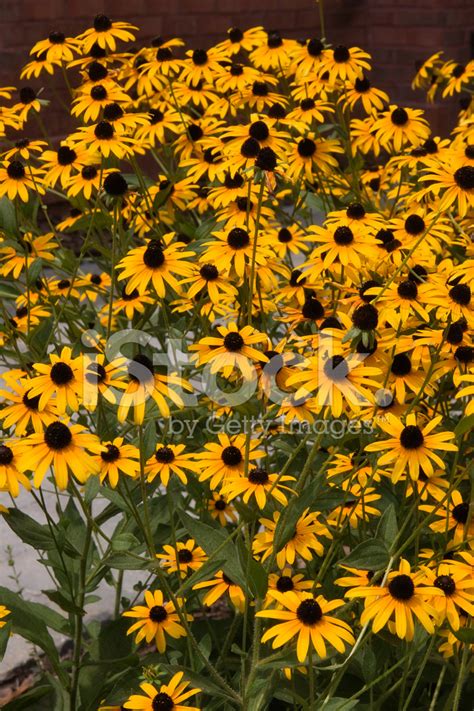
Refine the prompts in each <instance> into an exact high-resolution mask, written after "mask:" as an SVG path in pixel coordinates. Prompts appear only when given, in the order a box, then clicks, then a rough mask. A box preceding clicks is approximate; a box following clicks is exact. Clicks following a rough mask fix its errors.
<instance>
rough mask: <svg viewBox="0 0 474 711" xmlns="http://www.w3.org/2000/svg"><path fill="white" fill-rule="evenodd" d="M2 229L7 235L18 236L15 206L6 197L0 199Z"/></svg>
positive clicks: (0, 223) (0, 226)
mask: <svg viewBox="0 0 474 711" xmlns="http://www.w3.org/2000/svg"><path fill="white" fill-rule="evenodd" d="M0 228H2V229H3V230H4V231H5V232H6V233H7V234H10V235H14V234H17V228H16V218H15V206H14V204H13V202H12V201H11V200H9V199H8V198H6V197H2V198H0Z"/></svg>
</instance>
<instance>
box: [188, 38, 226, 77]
mask: <svg viewBox="0 0 474 711" xmlns="http://www.w3.org/2000/svg"><path fill="white" fill-rule="evenodd" d="M186 56H187V57H188V59H187V60H185V61H184V62H183V68H182V70H181V74H180V79H181V81H185V82H189V83H190V84H191V85H194V86H195V85H196V84H198V83H199V82H200V81H205V82H207V83H208V84H213V82H214V79H215V77H216V76H218V75H219V74H221V73H222V71H223V69H222V64H221V62H222V61H223V60H225V55H224V53H223V52H221V51H219V49H218V48H217V47H212V48H211V49H207V50H206V49H194V50H193V49H190V50H188V51H187V52H186Z"/></svg>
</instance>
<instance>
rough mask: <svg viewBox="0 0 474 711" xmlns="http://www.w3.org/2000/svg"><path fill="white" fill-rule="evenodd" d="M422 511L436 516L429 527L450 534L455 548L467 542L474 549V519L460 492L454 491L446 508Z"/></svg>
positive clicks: (426, 506)
mask: <svg viewBox="0 0 474 711" xmlns="http://www.w3.org/2000/svg"><path fill="white" fill-rule="evenodd" d="M452 446H454V445H452ZM443 468H444V467H443ZM420 511H426V512H427V513H430V514H431V513H433V514H434V515H435V516H436V520H434V521H433V522H432V523H430V524H429V527H430V528H431V530H432V531H435V532H436V533H443V534H446V533H449V535H450V536H452V545H453V546H457V545H459V544H461V543H462V542H463V541H466V540H467V541H468V545H469V547H470V548H474V518H473V517H472V516H470V504H469V502H468V501H465V500H464V498H463V496H462V494H461V492H460V491H458V490H457V489H454V491H452V492H451V494H450V495H449V499H448V501H447V503H446V504H445V506H443V507H440V506H432V505H428V504H423V506H420Z"/></svg>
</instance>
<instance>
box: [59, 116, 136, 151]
mask: <svg viewBox="0 0 474 711" xmlns="http://www.w3.org/2000/svg"><path fill="white" fill-rule="evenodd" d="M71 140H74V142H75V143H76V142H77V145H78V148H79V149H83V150H87V151H89V152H90V154H91V155H95V154H98V155H99V156H103V157H104V158H109V157H111V156H115V158H118V159H121V158H125V157H126V156H128V155H130V154H131V153H133V152H134V151H135V152H142V148H141V147H140V144H139V143H138V141H136V140H135V138H132V137H131V136H128V135H127V133H126V132H125V131H124V130H123V128H120V127H119V126H117V125H116V124H115V125H114V124H112V123H111V122H110V121H105V120H102V121H99V122H98V123H97V124H91V125H90V126H81V127H80V128H79V129H78V131H77V133H75V134H73V135H72V136H71Z"/></svg>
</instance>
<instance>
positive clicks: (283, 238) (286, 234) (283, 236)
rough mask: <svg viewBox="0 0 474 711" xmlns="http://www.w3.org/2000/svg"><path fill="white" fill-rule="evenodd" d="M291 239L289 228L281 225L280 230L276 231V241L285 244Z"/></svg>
mask: <svg viewBox="0 0 474 711" xmlns="http://www.w3.org/2000/svg"><path fill="white" fill-rule="evenodd" d="M292 239H293V235H292V234H291V232H290V230H289V229H288V228H287V227H282V228H281V230H279V231H278V241H279V242H282V243H283V244H287V243H288V242H291V240H292Z"/></svg>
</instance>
